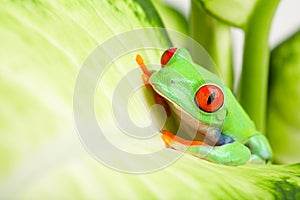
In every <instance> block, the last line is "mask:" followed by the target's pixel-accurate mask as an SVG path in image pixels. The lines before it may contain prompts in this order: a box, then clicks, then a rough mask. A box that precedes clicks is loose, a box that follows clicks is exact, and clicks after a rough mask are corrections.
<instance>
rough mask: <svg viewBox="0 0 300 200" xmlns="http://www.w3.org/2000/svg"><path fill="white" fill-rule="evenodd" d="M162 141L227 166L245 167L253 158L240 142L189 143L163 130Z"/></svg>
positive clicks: (176, 148)
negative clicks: (213, 144)
mask: <svg viewBox="0 0 300 200" xmlns="http://www.w3.org/2000/svg"><path fill="white" fill-rule="evenodd" d="M162 139H163V141H164V142H165V145H166V147H168V148H173V149H175V150H179V151H182V152H186V153H189V154H191V155H193V156H196V157H199V158H201V159H205V160H208V161H211V162H214V163H219V164H225V165H234V166H235V165H243V164H245V163H246V162H247V161H248V160H249V159H250V157H251V152H250V150H249V149H248V148H247V147H246V146H245V145H243V144H242V143H240V142H232V143H227V144H223V145H221V146H210V145H207V144H206V143H204V142H202V141H189V140H185V139H183V138H180V137H178V136H176V135H174V134H173V133H171V132H169V131H166V130H163V131H162Z"/></svg>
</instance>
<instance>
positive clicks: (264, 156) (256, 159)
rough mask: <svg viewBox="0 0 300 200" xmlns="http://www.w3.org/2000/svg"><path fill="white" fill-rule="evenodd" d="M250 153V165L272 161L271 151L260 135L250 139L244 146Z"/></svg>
mask: <svg viewBox="0 0 300 200" xmlns="http://www.w3.org/2000/svg"><path fill="white" fill-rule="evenodd" d="M245 145H246V146H247V147H248V148H249V149H250V151H251V153H252V156H251V159H250V160H249V162H250V163H270V162H271V160H272V149H271V146H270V144H269V142H268V140H267V138H266V137H265V136H264V135H262V134H260V133H259V134H256V135H254V136H252V137H250V138H249V139H248V140H247V142H246V144H245Z"/></svg>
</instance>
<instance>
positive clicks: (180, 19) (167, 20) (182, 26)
mask: <svg viewBox="0 0 300 200" xmlns="http://www.w3.org/2000/svg"><path fill="white" fill-rule="evenodd" d="M152 2H153V5H154V6H155V8H156V10H157V12H158V14H159V16H160V17H161V19H162V21H163V24H164V26H165V28H167V29H172V30H176V31H179V32H181V33H183V34H186V35H187V34H188V23H187V20H186V19H185V18H184V16H183V15H182V13H180V12H178V11H177V10H176V9H174V8H172V7H170V6H169V5H167V4H164V3H162V2H160V0H152Z"/></svg>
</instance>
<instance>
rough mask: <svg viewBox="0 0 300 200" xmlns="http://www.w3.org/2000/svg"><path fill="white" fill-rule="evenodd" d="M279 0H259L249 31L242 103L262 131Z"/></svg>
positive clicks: (249, 23) (248, 26) (240, 92)
mask: <svg viewBox="0 0 300 200" xmlns="http://www.w3.org/2000/svg"><path fill="white" fill-rule="evenodd" d="M278 3H279V0H267V1H262V0H259V1H258V2H257V4H256V7H255V10H254V12H253V14H252V15H251V16H250V18H249V21H248V24H247V27H246V28H245V42H244V56H243V69H242V74H241V80H240V85H239V95H240V99H239V100H240V103H241V105H242V106H243V107H244V109H245V110H246V112H247V113H248V114H249V116H250V117H251V119H252V120H253V121H254V123H255V125H256V127H257V129H258V130H260V131H261V132H263V133H264V132H265V126H266V103H267V86H268V72H269V55H270V50H269V32H270V27H271V24H272V19H273V16H274V13H275V11H276V8H277V5H278Z"/></svg>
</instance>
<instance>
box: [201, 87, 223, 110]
mask: <svg viewBox="0 0 300 200" xmlns="http://www.w3.org/2000/svg"><path fill="white" fill-rule="evenodd" d="M195 102H196V104H197V106H198V107H199V108H200V109H201V110H203V111H205V112H209V113H212V112H215V111H217V110H219V109H220V108H221V107H222V105H223V104H224V93H223V91H222V90H221V89H220V88H219V87H218V86H216V85H212V84H206V85H203V86H201V87H200V88H199V89H198V91H197V93H196V95H195Z"/></svg>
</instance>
